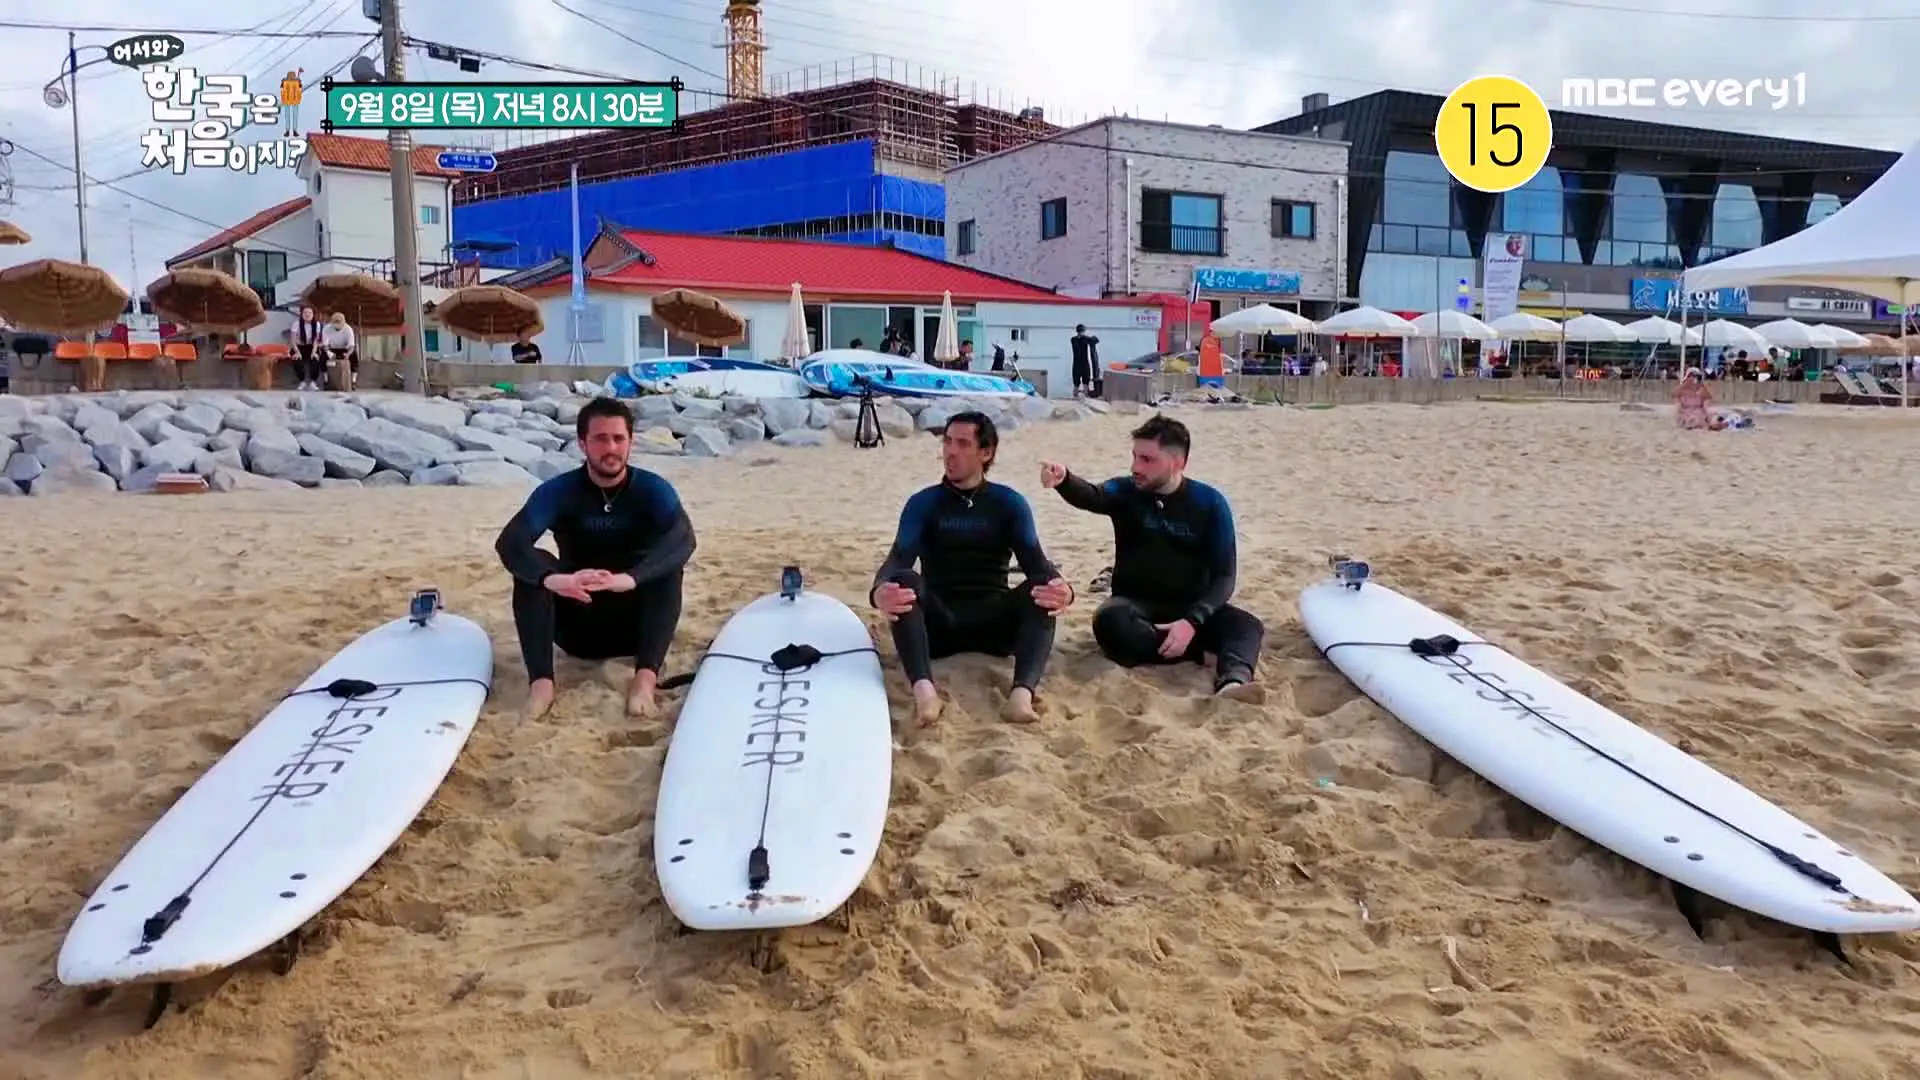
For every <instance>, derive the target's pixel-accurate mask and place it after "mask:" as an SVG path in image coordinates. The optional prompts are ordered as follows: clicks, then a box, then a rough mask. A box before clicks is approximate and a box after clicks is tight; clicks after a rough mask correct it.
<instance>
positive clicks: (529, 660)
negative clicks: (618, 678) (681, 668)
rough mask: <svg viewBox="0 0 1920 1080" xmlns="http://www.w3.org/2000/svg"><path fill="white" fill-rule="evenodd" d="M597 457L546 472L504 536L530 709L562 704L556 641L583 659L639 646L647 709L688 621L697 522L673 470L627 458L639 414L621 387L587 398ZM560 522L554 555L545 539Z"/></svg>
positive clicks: (586, 439)
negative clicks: (557, 695)
mask: <svg viewBox="0 0 1920 1080" xmlns="http://www.w3.org/2000/svg"><path fill="white" fill-rule="evenodd" d="M575 431H576V433H577V434H578V435H579V436H580V448H581V449H582V450H583V451H585V452H586V464H585V465H583V466H582V467H580V468H578V469H575V470H573V471H572V472H568V473H561V474H560V475H559V476H556V477H554V478H553V479H551V480H548V481H547V482H545V483H543V484H541V485H540V486H539V487H537V488H535V489H534V490H533V494H532V495H529V496H528V497H527V501H526V504H525V505H524V506H522V507H521V508H520V512H519V513H517V514H515V515H513V519H512V520H510V521H508V522H507V525H506V528H504V529H501V530H500V539H499V540H497V541H495V543H494V545H493V549H494V551H496V552H498V553H499V555H500V562H501V563H502V564H504V565H505V566H506V568H507V571H508V572H509V573H511V574H512V575H513V625H514V629H515V631H517V632H518V633H519V635H520V655H521V657H522V658H523V659H524V660H525V661H526V664H527V677H528V678H529V679H531V680H532V684H531V686H529V688H528V690H527V715H528V716H529V717H538V716H541V715H544V714H545V713H546V711H547V710H548V709H550V708H552V707H553V699H554V685H553V650H554V647H555V646H556V645H557V646H558V647H560V648H562V649H564V650H566V651H567V653H568V654H569V655H572V656H575V657H578V658H580V659H582V660H612V659H614V658H616V657H627V656H631V657H633V664H634V671H633V682H632V683H631V684H630V685H629V687H628V690H627V711H628V712H629V713H632V714H633V715H635V716H648V715H651V714H652V713H653V711H654V689H655V686H656V684H657V683H658V681H659V678H660V665H661V664H662V663H663V662H665V660H666V656H667V646H668V645H669V644H670V643H671V642H672V641H673V632H674V628H675V627H676V626H677V625H678V624H679V622H680V585H681V576H682V573H683V571H684V570H685V568H686V565H687V560H688V559H690V558H692V557H693V548H694V537H693V522H692V521H690V520H688V518H687V512H686V509H685V508H684V507H682V506H681V505H680V496H679V494H678V493H677V492H675V491H674V489H673V485H672V484H670V483H668V482H667V480H666V478H665V477H662V476H660V475H659V474H657V473H651V472H648V471H646V470H645V469H636V468H634V467H633V466H631V465H629V464H627V455H628V454H629V453H630V452H631V451H632V448H633V414H632V413H630V412H628V411H627V407H626V405H624V404H623V403H621V402H619V401H616V400H615V399H613V398H604V397H603V398H595V399H593V400H592V401H589V402H587V404H586V405H584V406H582V407H581V409H580V417H579V420H578V421H576V423H575ZM549 532H551V533H552V534H553V540H554V546H555V547H557V548H558V549H559V553H560V554H559V557H558V558H555V557H554V556H553V555H550V554H548V553H547V552H544V551H541V550H540V549H539V548H536V547H535V546H534V544H535V543H537V542H538V541H539V539H540V538H541V537H542V536H544V535H545V534H547V533H549Z"/></svg>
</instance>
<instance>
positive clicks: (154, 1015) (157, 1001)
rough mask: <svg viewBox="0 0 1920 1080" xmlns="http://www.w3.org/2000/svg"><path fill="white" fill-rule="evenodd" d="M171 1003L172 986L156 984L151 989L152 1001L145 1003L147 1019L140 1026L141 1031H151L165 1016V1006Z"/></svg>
mask: <svg viewBox="0 0 1920 1080" xmlns="http://www.w3.org/2000/svg"><path fill="white" fill-rule="evenodd" d="M172 1003H173V984H172V983H158V984H156V985H155V986H154V988H153V1000H152V1001H150V1002H148V1003H147V1017H146V1019H145V1020H144V1021H142V1022H141V1024H140V1029H141V1030H142V1031H150V1030H152V1028H153V1026H154V1025H155V1024H158V1023H159V1022H160V1018H161V1017H162V1016H165V1015H166V1014H167V1006H168V1005H170V1004H172Z"/></svg>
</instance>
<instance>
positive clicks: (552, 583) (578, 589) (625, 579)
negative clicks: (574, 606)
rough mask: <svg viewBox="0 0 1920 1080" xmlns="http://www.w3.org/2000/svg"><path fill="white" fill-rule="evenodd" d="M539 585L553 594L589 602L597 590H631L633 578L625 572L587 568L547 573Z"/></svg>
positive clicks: (579, 601) (615, 591)
mask: <svg viewBox="0 0 1920 1080" xmlns="http://www.w3.org/2000/svg"><path fill="white" fill-rule="evenodd" d="M540 585H541V587H542V588H544V589H546V590H547V591H548V592H550V593H552V594H553V595H555V596H559V597H563V598H565V599H568V600H573V601H576V602H578V603H582V604H591V603H593V594H594V593H597V592H610V593H623V592H632V591H633V589H634V580H633V578H632V577H631V576H629V575H627V574H616V573H614V572H613V571H611V570H592V569H588V570H576V571H574V572H573V573H571V574H548V575H547V576H546V577H545V578H544V579H542V580H541V582H540Z"/></svg>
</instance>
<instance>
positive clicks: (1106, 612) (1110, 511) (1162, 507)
mask: <svg viewBox="0 0 1920 1080" xmlns="http://www.w3.org/2000/svg"><path fill="white" fill-rule="evenodd" d="M1192 448H1193V439H1192V436H1191V435H1189V434H1188V433H1187V426H1186V425H1185V424H1182V423H1181V422H1180V421H1178V420H1174V419H1172V418H1170V417H1166V416H1155V417H1154V418H1152V419H1151V420H1148V421H1147V422H1146V423H1144V424H1141V425H1140V426H1139V427H1138V428H1135V429H1134V431H1133V470H1132V473H1131V475H1128V476H1119V477H1115V478H1114V479H1112V480H1108V481H1107V482H1106V483H1104V484H1100V485H1098V486H1095V485H1094V484H1093V483H1091V482H1089V481H1087V480H1084V479H1082V478H1080V477H1078V476H1075V475H1074V474H1073V473H1072V472H1071V471H1069V470H1068V469H1067V467H1066V466H1065V465H1059V464H1054V463H1052V462H1048V463H1046V464H1043V465H1041V466H1040V483H1041V485H1042V486H1043V487H1048V488H1052V489H1053V490H1055V491H1058V492H1059V493H1060V497H1061V498H1062V499H1065V500H1066V502H1067V505H1069V506H1072V507H1074V508H1075V509H1079V510H1085V511H1088V512H1089V513H1094V514H1101V515H1104V516H1106V517H1109V518H1112V519H1113V574H1112V586H1111V588H1112V596H1111V597H1110V598H1108V599H1107V600H1106V602H1104V603H1102V604H1101V605H1100V607H1099V610H1097V611H1095V612H1094V615H1093V639H1094V642H1095V643H1096V644H1098V645H1099V646H1100V651H1101V653H1102V654H1104V655H1105V656H1106V658H1107V659H1109V660H1111V661H1113V662H1114V663H1116V664H1119V665H1120V666H1122V667H1138V666H1141V665H1146V664H1177V663H1182V662H1187V663H1195V664H1203V665H1204V664H1205V663H1206V662H1207V657H1208V655H1209V654H1211V655H1212V657H1213V658H1214V659H1213V673H1214V680H1213V690H1214V693H1215V694H1216V695H1218V696H1221V697H1231V698H1236V699H1239V700H1253V699H1255V698H1256V697H1257V694H1258V691H1257V690H1256V689H1255V688H1254V685H1253V668H1254V664H1255V662H1256V661H1257V660H1258V659H1259V656H1260V646H1261V644H1262V643H1263V642H1264V641H1265V639H1266V627H1265V626H1263V625H1262V624H1261V622H1260V620H1259V619H1258V618H1256V617H1255V616H1254V615H1252V614H1251V613H1250V612H1247V611H1244V610H1242V609H1240V608H1237V607H1234V606H1233V605H1232V604H1231V603H1228V601H1229V600H1231V599H1232V598H1233V590H1234V584H1235V579H1236V577H1237V575H1238V572H1239V571H1238V562H1239V549H1238V544H1237V541H1236V540H1235V539H1234V526H1233V510H1232V508H1231V507H1229V506H1228V505H1227V497H1226V496H1225V495H1222V494H1221V493H1220V492H1219V491H1217V490H1215V489H1214V488H1212V487H1209V486H1208V485H1206V484H1202V483H1200V482H1199V481H1197V480H1189V479H1187V475H1186V471H1187V455H1188V454H1189V453H1190V452H1191V451H1192Z"/></svg>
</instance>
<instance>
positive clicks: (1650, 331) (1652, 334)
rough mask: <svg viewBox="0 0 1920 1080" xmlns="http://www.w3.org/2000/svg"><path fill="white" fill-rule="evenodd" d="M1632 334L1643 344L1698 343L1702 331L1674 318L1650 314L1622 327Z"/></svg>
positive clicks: (1633, 337) (1634, 338) (1635, 339)
mask: <svg viewBox="0 0 1920 1080" xmlns="http://www.w3.org/2000/svg"><path fill="white" fill-rule="evenodd" d="M1621 329H1622V330H1625V331H1626V332H1627V333H1628V334H1631V335H1632V339H1633V340H1634V341H1637V342H1639V343H1640V344H1642V345H1680V344H1686V345H1698V344H1700V331H1699V330H1698V329H1696V328H1694V327H1690V326H1688V327H1683V326H1681V325H1680V324H1679V323H1677V322H1674V321H1673V320H1672V319H1663V318H1661V317H1660V316H1658V315H1650V316H1648V317H1646V318H1644V319H1639V320H1636V321H1634V322H1630V323H1628V324H1627V325H1625V326H1623V327H1621Z"/></svg>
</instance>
